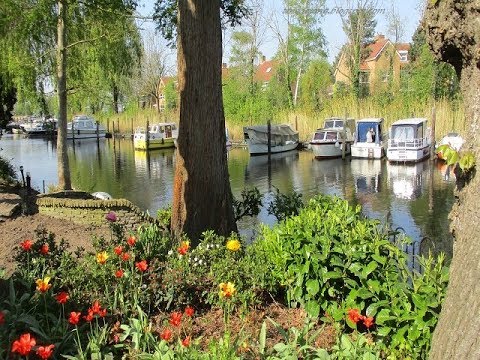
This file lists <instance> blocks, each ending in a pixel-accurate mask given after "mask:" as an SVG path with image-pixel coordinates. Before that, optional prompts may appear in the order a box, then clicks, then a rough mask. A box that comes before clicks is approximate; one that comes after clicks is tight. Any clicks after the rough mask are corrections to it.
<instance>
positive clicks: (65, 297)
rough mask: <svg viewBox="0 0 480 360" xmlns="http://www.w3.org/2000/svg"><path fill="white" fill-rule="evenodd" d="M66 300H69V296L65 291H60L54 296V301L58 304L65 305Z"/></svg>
mask: <svg viewBox="0 0 480 360" xmlns="http://www.w3.org/2000/svg"><path fill="white" fill-rule="evenodd" d="M68 299H70V296H69V295H68V293H67V292H65V291H62V292H60V293H58V294H57V295H55V300H57V302H58V303H59V304H65V303H66V302H67V300H68Z"/></svg>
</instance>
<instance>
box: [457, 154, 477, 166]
mask: <svg viewBox="0 0 480 360" xmlns="http://www.w3.org/2000/svg"><path fill="white" fill-rule="evenodd" d="M458 165H459V166H460V169H462V171H469V170H471V169H473V167H474V166H475V155H473V153H472V152H470V151H469V152H467V153H465V155H463V156H462V158H461V159H460V161H459V163H458Z"/></svg>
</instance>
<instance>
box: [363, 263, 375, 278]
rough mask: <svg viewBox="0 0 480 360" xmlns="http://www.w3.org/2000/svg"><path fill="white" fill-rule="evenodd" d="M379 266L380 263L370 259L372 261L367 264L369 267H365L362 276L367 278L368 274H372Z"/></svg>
mask: <svg viewBox="0 0 480 360" xmlns="http://www.w3.org/2000/svg"><path fill="white" fill-rule="evenodd" d="M377 266H378V263H377V262H376V261H370V263H369V264H368V265H367V267H366V268H364V269H363V271H362V276H363V277H364V278H367V277H368V275H370V274H371V273H372V272H373V271H375V269H376V268H377Z"/></svg>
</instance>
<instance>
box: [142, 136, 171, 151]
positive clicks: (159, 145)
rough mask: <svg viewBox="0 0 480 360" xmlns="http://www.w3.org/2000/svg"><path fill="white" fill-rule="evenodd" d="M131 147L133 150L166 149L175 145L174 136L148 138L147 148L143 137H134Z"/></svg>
mask: <svg viewBox="0 0 480 360" xmlns="http://www.w3.org/2000/svg"><path fill="white" fill-rule="evenodd" d="M133 147H134V148H135V150H154V149H167V148H173V147H175V139H174V138H166V139H149V141H148V148H147V142H146V140H145V138H144V137H143V138H134V139H133Z"/></svg>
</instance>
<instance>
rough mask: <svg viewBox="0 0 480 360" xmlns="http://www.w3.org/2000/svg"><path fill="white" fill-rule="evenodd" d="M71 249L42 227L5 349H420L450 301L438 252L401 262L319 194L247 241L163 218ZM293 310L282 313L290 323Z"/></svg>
mask: <svg viewBox="0 0 480 360" xmlns="http://www.w3.org/2000/svg"><path fill="white" fill-rule="evenodd" d="M119 220H120V219H118V217H117V215H116V214H115V213H112V212H110V213H108V214H106V215H105V221H107V222H108V223H109V224H110V228H111V235H110V236H109V237H104V238H95V239H93V240H92V241H93V245H94V249H95V251H94V252H85V251H83V250H82V249H79V250H78V251H76V252H74V253H71V252H68V251H66V249H67V244H65V243H64V242H60V243H58V242H56V241H55V236H54V235H53V234H49V233H47V232H45V231H43V232H41V231H40V232H39V233H38V234H37V237H36V239H35V240H32V239H25V240H24V241H23V242H22V243H21V244H19V247H18V251H17V256H16V260H17V262H18V264H19V266H18V267H17V269H16V271H15V273H14V274H13V275H12V276H11V277H10V278H9V279H5V280H3V281H2V282H1V283H0V290H2V291H0V300H1V303H0V344H1V345H0V358H8V356H10V355H11V354H16V355H18V356H29V355H33V354H36V355H35V356H37V357H38V358H41V359H48V358H58V359H60V358H70V359H74V358H75V359H87V358H88V359H90V358H99V359H100V358H108V357H110V358H115V359H116V358H142V359H163V358H165V359H173V358H186V359H200V358H201V359H203V358H205V359H217V358H223V359H237V358H246V359H248V358H252V359H256V358H268V359H283V358H312V359H313V358H325V359H326V358H329V357H331V358H348V359H355V358H362V359H363V358H387V357H389V358H405V357H411V358H425V357H426V356H427V354H428V350H429V346H430V339H431V334H432V332H433V329H434V327H435V325H436V322H437V319H438V314H439V312H440V309H441V303H442V300H443V297H444V292H445V288H446V283H447V280H448V270H447V268H445V267H444V266H443V258H442V257H440V258H438V259H433V258H428V259H422V260H421V264H422V272H421V273H418V272H413V271H411V270H410V269H409V268H408V266H407V257H406V255H405V254H404V253H403V252H402V251H401V250H400V249H399V247H398V246H397V245H398V244H393V243H391V242H390V241H389V234H388V231H386V230H385V229H382V228H381V227H380V226H379V224H378V222H376V221H373V220H368V219H364V218H363V217H362V215H361V213H360V208H358V207H357V208H352V207H351V206H349V205H348V203H347V202H346V201H343V200H340V199H338V198H329V197H322V196H319V197H316V198H314V199H312V200H311V201H310V202H309V203H308V204H307V205H306V206H305V207H304V208H302V209H300V211H299V214H298V215H297V216H292V217H288V218H287V219H285V220H284V221H282V222H280V223H279V224H277V225H276V226H274V227H273V228H268V227H264V228H263V229H262V231H261V233H260V235H259V237H258V238H257V239H256V241H254V242H253V243H252V244H250V245H248V246H247V245H245V244H244V243H243V241H242V239H240V238H238V237H237V236H235V235H232V236H231V237H230V238H227V239H226V238H223V237H220V236H216V235H215V234H213V233H212V232H205V233H204V234H203V237H202V239H201V241H200V242H199V245H198V246H197V247H195V248H192V247H191V246H190V241H189V240H188V239H183V240H182V241H180V242H175V241H174V240H172V239H171V237H170V235H169V233H168V232H167V230H165V229H162V228H160V227H158V226H156V225H149V226H142V227H140V228H138V230H137V231H136V232H126V230H125V227H124V226H123V225H121V222H120V221H119ZM286 319H288V320H286Z"/></svg>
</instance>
